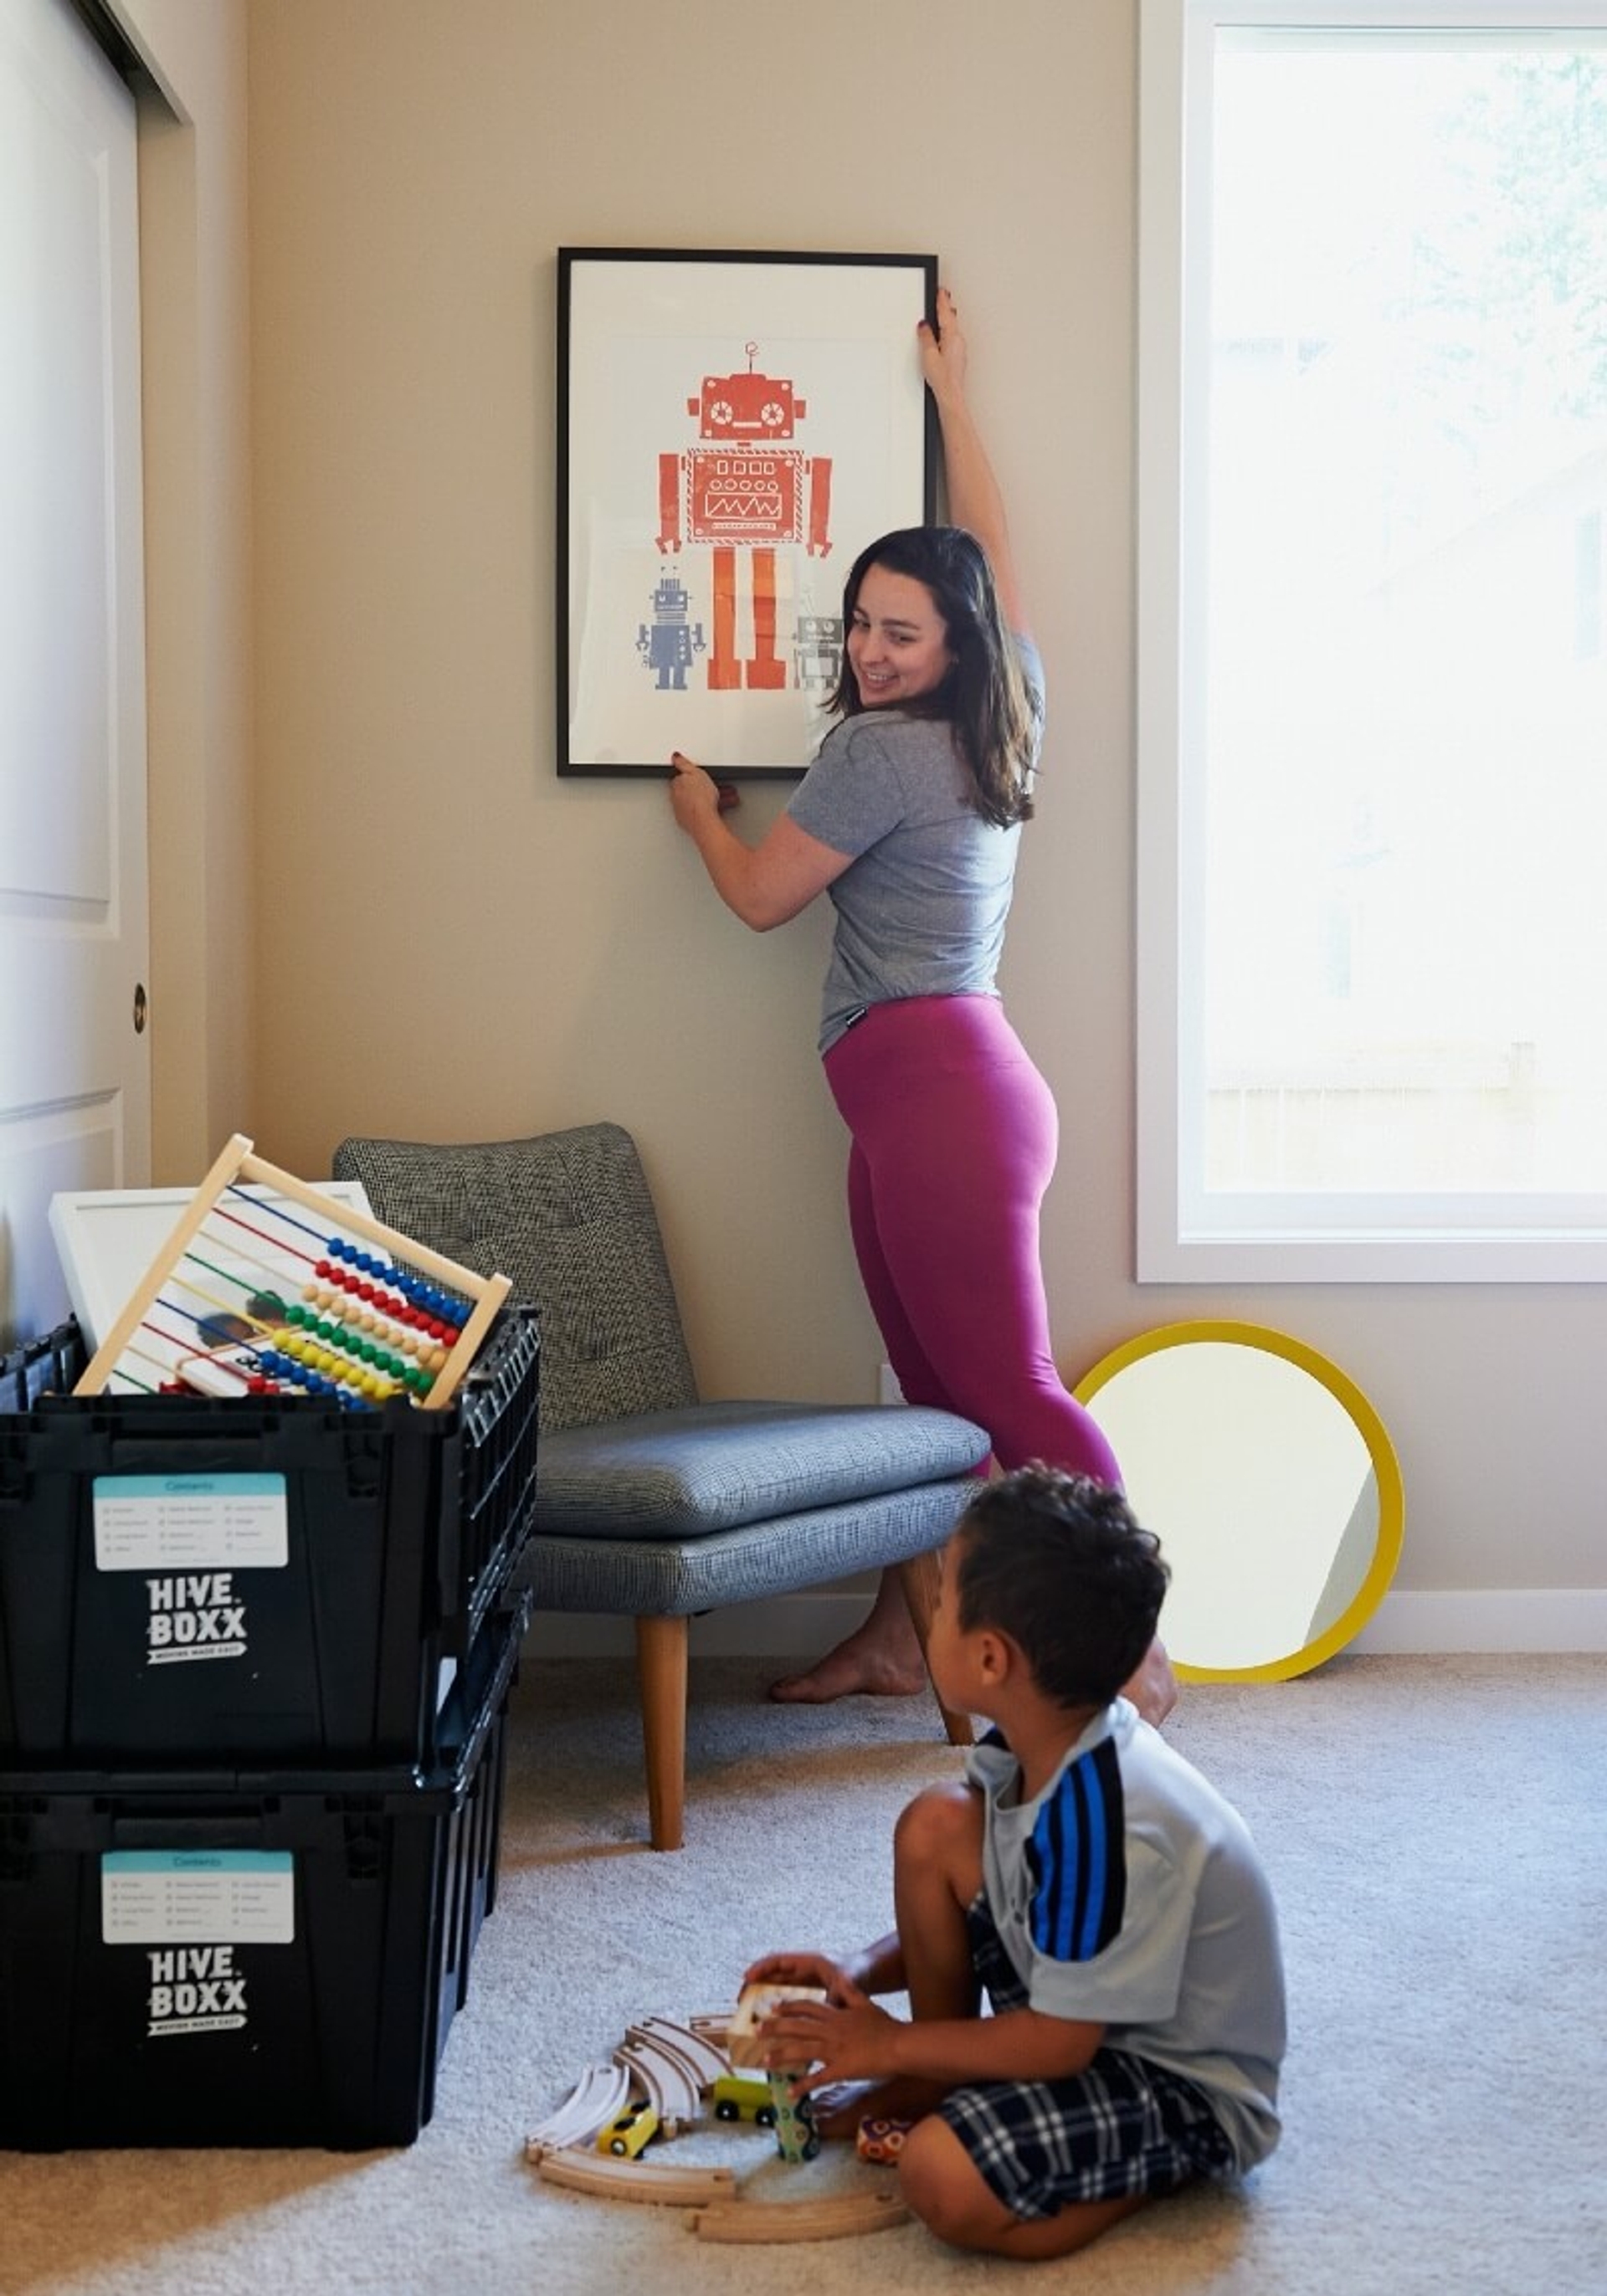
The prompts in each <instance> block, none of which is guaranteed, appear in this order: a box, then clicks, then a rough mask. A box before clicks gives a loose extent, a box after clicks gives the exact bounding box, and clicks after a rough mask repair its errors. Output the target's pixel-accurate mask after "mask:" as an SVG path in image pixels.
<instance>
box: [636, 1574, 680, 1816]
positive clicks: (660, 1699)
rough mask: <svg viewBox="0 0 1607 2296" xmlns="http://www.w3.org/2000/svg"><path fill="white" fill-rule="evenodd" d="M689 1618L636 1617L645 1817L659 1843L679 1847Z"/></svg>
mask: <svg viewBox="0 0 1607 2296" xmlns="http://www.w3.org/2000/svg"><path fill="white" fill-rule="evenodd" d="M690 1641H691V1626H690V1623H689V1621H688V1620H685V1619H638V1620H636V1675H637V1678H638V1680H639V1682H640V1684H641V1691H642V1749H643V1752H644V1755H645V1757H646V1762H647V1822H648V1829H649V1832H650V1833H651V1835H652V1846H653V1848H654V1849H679V1848H680V1846H681V1834H682V1825H683V1821H684V1818H685V1808H686V1653H687V1649H688V1645H689V1644H690Z"/></svg>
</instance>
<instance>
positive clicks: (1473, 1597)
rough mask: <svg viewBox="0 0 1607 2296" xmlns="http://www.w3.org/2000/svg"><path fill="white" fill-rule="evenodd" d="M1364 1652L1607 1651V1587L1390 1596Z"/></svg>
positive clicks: (1362, 1640)
mask: <svg viewBox="0 0 1607 2296" xmlns="http://www.w3.org/2000/svg"><path fill="white" fill-rule="evenodd" d="M1356 1648H1357V1650H1358V1651H1371V1652H1377V1653H1385V1652H1387V1653H1390V1655H1394V1656H1402V1655H1407V1654H1411V1655H1423V1656H1427V1655H1430V1654H1431V1653H1435V1652H1445V1653H1449V1652H1480V1651H1484V1652H1491V1653H1495V1652H1503V1651H1512V1652H1524V1651H1549V1652H1554V1653H1555V1654H1556V1655H1558V1656H1561V1655H1562V1653H1563V1652H1570V1651H1586V1652H1591V1651H1607V1589H1603V1588H1601V1587H1494V1588H1489V1589H1484V1590H1480V1591H1479V1592H1476V1593H1474V1592H1469V1593H1466V1594H1439V1595H1414V1594H1408V1593H1406V1592H1405V1591H1401V1592H1398V1593H1396V1594H1393V1595H1386V1596H1385V1597H1384V1600H1383V1603H1382V1606H1381V1608H1380V1610H1379V1611H1378V1614H1377V1616H1376V1617H1375V1618H1374V1619H1373V1620H1372V1621H1371V1622H1370V1623H1369V1624H1368V1625H1367V1626H1365V1627H1364V1628H1363V1629H1362V1631H1361V1633H1360V1634H1359V1635H1358V1636H1357V1638H1356Z"/></svg>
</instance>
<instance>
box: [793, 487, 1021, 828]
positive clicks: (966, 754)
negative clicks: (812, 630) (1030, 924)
mask: <svg viewBox="0 0 1607 2296" xmlns="http://www.w3.org/2000/svg"><path fill="white" fill-rule="evenodd" d="M873 566H882V567H885V568H886V569H887V571H888V572H889V573H890V574H907V575H910V576H912V577H913V578H914V580H915V581H917V582H921V583H923V584H924V585H925V586H926V588H927V589H928V590H930V591H931V600H932V604H933V605H934V606H935V607H936V609H937V611H938V613H939V616H940V617H941V619H942V622H943V627H944V629H945V632H946V633H947V640H948V650H949V652H950V654H951V655H952V656H953V663H952V666H951V668H949V670H948V673H947V676H945V677H944V679H943V682H942V684H941V685H939V686H937V687H936V688H935V689H934V691H933V692H932V693H930V694H926V695H924V696H922V699H921V700H920V701H916V702H914V703H913V704H900V707H907V708H908V709H910V712H911V714H912V715H914V716H918V717H943V718H947V720H948V722H949V724H950V725H952V726H953V727H954V730H955V740H956V741H957V742H958V743H959V745H960V751H961V754H962V756H963V758H964V759H965V762H966V764H967V766H969V767H970V768H971V776H972V781H973V782H974V783H975V784H976V806H977V811H978V812H979V813H980V815H981V816H982V818H983V819H984V820H985V821H990V822H992V823H993V824H995V826H996V827H997V828H1000V829H1008V828H1010V827H1011V826H1012V825H1013V824H1014V823H1016V822H1018V821H1029V820H1030V819H1031V817H1032V772H1033V762H1034V758H1035V757H1036V754H1037V737H1038V709H1037V698H1036V696H1035V695H1034V694H1033V693H1031V692H1030V690H1029V687H1028V685H1027V682H1026V680H1025V678H1024V677H1023V676H1021V657H1020V654H1019V653H1018V652H1017V650H1016V645H1015V641H1014V639H1013V637H1012V635H1011V634H1010V632H1009V631H1008V630H1007V629H1006V628H1005V627H1004V615H1003V613H1002V612H1001V611H1000V609H999V594H998V591H997V589H996V586H995V584H994V579H993V569H992V567H991V566H989V564H988V553H987V552H986V551H985V550H984V549H983V547H982V545H981V544H980V542H979V541H978V540H977V538H976V537H975V535H973V534H971V533H968V532H967V530H966V529H965V528H964V527H963V526H906V527H900V528H898V529H897V530H896V531H895V532H894V533H892V534H884V535H883V536H882V537H881V540H880V541H879V542H873V543H872V544H871V545H870V546H869V548H868V549H866V550H862V551H861V552H860V553H859V555H858V557H857V559H856V560H855V561H854V563H853V565H852V567H851V568H850V570H849V578H848V580H847V582H846V583H845V584H844V586H843V593H842V627H843V634H844V637H845V640H846V637H847V634H848V632H849V629H851V628H852V627H853V621H854V612H855V609H856V607H857V605H858V603H859V590H860V585H861V584H862V583H863V582H864V580H865V576H866V574H867V573H868V572H869V571H870V570H871V568H872V567H873ZM831 706H832V709H835V710H837V711H838V712H839V713H840V715H841V716H842V717H855V716H857V714H858V712H859V711H860V710H861V709H864V707H865V704H864V703H863V702H862V701H861V700H860V698H859V687H858V685H857V682H856V680H855V676H854V673H853V671H852V669H851V668H849V657H848V649H847V645H846V644H845V645H844V648H843V656H842V668H841V669H840V672H839V675H838V679H837V685H836V690H835V691H834V693H832V701H831Z"/></svg>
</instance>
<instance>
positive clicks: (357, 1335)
mask: <svg viewBox="0 0 1607 2296" xmlns="http://www.w3.org/2000/svg"><path fill="white" fill-rule="evenodd" d="M253 1186H255V1188H256V1189H257V1190H258V1193H250V1189H251V1188H252V1187H253ZM264 1190H266V1191H269V1192H271V1193H260V1192H261V1191H264ZM287 1205H293V1206H294V1207H295V1208H296V1209H295V1210H287V1209H286V1208H285V1207H286V1206H287ZM354 1239H355V1240H354ZM374 1245H377V1246H378V1247H379V1249H380V1251H381V1252H383V1253H385V1254H386V1255H387V1257H386V1258H385V1259H378V1258H376V1257H375V1254H374V1253H373V1251H370V1250H367V1249H365V1247H367V1246H374ZM510 1288H511V1287H510V1284H509V1281H508V1278H507V1277H506V1276H505V1275H476V1274H475V1273H474V1271H473V1270H472V1269H471V1268H468V1267H460V1266H459V1265H458V1263H457V1262H456V1261H455V1260H453V1259H447V1258H445V1257H444V1256H443V1255H442V1254H441V1253H440V1252H438V1251H430V1250H429V1249H428V1247H427V1246H425V1245H423V1244H421V1243H414V1242H412V1241H411V1240H410V1239H409V1238H408V1237H406V1236H405V1235H401V1234H398V1232H397V1231H396V1230H395V1229H394V1228H389V1227H386V1226H384V1224H383V1223H382V1222H381V1221H380V1220H376V1219H373V1218H370V1217H369V1216H368V1215H367V1214H366V1213H365V1212H361V1211H358V1210H357V1209H356V1208H355V1207H353V1206H350V1205H346V1204H337V1203H335V1202H333V1201H332V1199H331V1198H330V1197H328V1196H325V1195H322V1194H320V1193H319V1192H318V1190H317V1189H316V1188H313V1187H309V1186H308V1185H307V1183H306V1182H305V1181H303V1180H298V1179H297V1178H296V1177H294V1176H293V1175H292V1174H291V1173H289V1172H284V1171H281V1170H280V1169H279V1167H278V1166H277V1165H275V1164H269V1163H266V1162H265V1161H264V1160H263V1159H262V1158H261V1157H259V1156H257V1155H254V1154H253V1153H252V1148H251V1143H250V1141H249V1140H248V1139H246V1138H245V1137H244V1136H243V1135H242V1134H240V1133H236V1134H235V1135H234V1137H233V1138H232V1139H231V1140H230V1141H229V1143H228V1145H227V1146H226V1147H225V1149H224V1151H223V1153H222V1154H221V1155H220V1156H219V1157H218V1159H217V1162H216V1163H215V1164H214V1165H213V1167H212V1169H211V1170H210V1171H209V1173H208V1175H207V1177H206V1178H205V1179H204V1180H203V1181H202V1182H201V1185H200V1187H199V1188H197V1190H196V1191H195V1193H194V1195H193V1197H192V1198H191V1200H190V1201H189V1203H188V1205H187V1206H186V1207H185V1209H184V1212H183V1213H182V1214H181V1216H180V1218H179V1219H178V1222H177V1224H176V1226H175V1228H174V1230H173V1233H172V1234H171V1235H170V1236H169V1237H168V1241H167V1242H166V1243H165V1244H164V1245H163V1247H162V1249H161V1251H160V1252H159V1253H158V1254H157V1256H156V1258H155V1259H153V1260H152V1264H151V1267H150V1268H149V1270H148V1271H147V1273H146V1275H145V1277H144V1280H143V1282H142V1283H140V1284H139V1285H138V1287H137V1288H136V1290H135V1292H134V1295H133V1297H132V1298H131V1299H130V1300H129V1301H128V1303H127V1307H126V1308H124V1309H123V1312H122V1313H121V1315H120V1316H119V1317H118V1319H117V1321H116V1322H115V1323H114V1324H112V1326H111V1330H110V1331H109V1332H108V1333H107V1334H106V1336H105V1338H104V1340H102V1342H101V1344H100V1346H99V1347H98V1348H97V1349H96V1350H95V1352H94V1356H93V1357H91V1359H90V1363H89V1366H88V1368H87V1370H86V1372H85V1373H84V1375H83V1377H82V1378H81V1379H80V1380H79V1381H78V1385H77V1386H76V1387H75V1388H74V1390H73V1393H74V1394H75V1395H101V1394H103V1393H105V1392H107V1391H108V1390H111V1389H112V1387H113V1382H116V1388H117V1390H118V1391H123V1392H127V1391H132V1392H134V1393H137V1394H150V1393H162V1392H167V1391H168V1390H172V1389H175V1388H188V1389H191V1390H200V1391H201V1392H202V1393H205V1394H209V1395H253V1394H263V1393H281V1392H285V1391H291V1390H299V1391H303V1392H309V1393H312V1394H315V1395H321V1396H324V1397H327V1398H334V1399H337V1400H339V1401H340V1402H342V1403H348V1404H352V1405H359V1406H361V1405H370V1406H372V1405H377V1404H381V1403H383V1402H386V1401H388V1400H389V1399H390V1398H392V1397H395V1396H401V1397H405V1398H408V1399H410V1400H411V1401H413V1402H414V1403H416V1404H418V1405H420V1406H422V1408H423V1409H425V1410H430V1411H439V1409H440V1408H441V1406H443V1405H444V1404H446V1403H448V1402H450V1400H451V1398H452V1397H453V1395H454V1394H455V1392H456V1390H457V1388H458V1386H459V1384H460V1382H462V1380H463V1375H464V1374H465V1373H466V1372H467V1371H468V1369H469V1366H470V1365H471V1363H472V1362H473V1361H474V1358H475V1356H476V1355H477V1354H478V1353H479V1351H480V1346H481V1343H482V1342H483V1341H484V1339H485V1337H486V1334H487V1333H488V1331H489V1329H490V1327H491V1324H492V1322H493V1320H494V1318H495V1317H496V1312H497V1310H498V1308H501V1306H502V1304H503V1302H504V1300H505V1299H506V1298H507V1296H508V1292H509V1290H510Z"/></svg>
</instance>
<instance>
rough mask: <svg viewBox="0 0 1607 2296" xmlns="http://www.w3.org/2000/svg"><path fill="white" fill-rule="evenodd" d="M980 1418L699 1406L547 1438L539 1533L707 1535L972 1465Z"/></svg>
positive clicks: (883, 1408)
mask: <svg viewBox="0 0 1607 2296" xmlns="http://www.w3.org/2000/svg"><path fill="white" fill-rule="evenodd" d="M987 1456H988V1438H987V1436H986V1435H985V1434H984V1433H983V1431H982V1430H981V1429H980V1427H976V1426H973V1425H972V1422H971V1421H970V1420H969V1419H959V1418H956V1417H955V1415H953V1414H952V1413H950V1412H947V1411H931V1410H927V1409H924V1408H920V1407H914V1406H906V1405H903V1404H875V1403H870V1404H840V1405H832V1404H816V1403H747V1402H734V1403H697V1404H691V1405H688V1406H685V1408H684V1409H682V1410H678V1411H650V1412H644V1413H642V1414H639V1415H636V1416H635V1417H633V1418H626V1419H615V1420H611V1421H610V1422H609V1423H607V1424H606V1425H603V1426H598V1427H570V1428H564V1429H562V1430H560V1431H557V1432H555V1433H552V1434H548V1435H545V1436H544V1437H543V1439H542V1445H541V1451H540V1456H539V1458H538V1460H537V1469H536V1514H535V1523H534V1528H535V1530H536V1533H537V1536H538V1537H539V1536H541V1535H542V1534H544V1533H551V1534H559V1535H567V1536H573V1537H580V1538H588V1539H676V1538H701V1537H703V1536H705V1535H707V1534H708V1533H709V1532H711V1531H722V1530H733V1529H740V1528H741V1527H742V1525H743V1524H745V1523H761V1522H764V1521H767V1519H768V1518H770V1517H771V1516H775V1515H787V1514H793V1513H798V1512H799V1511H800V1510H802V1511H805V1512H808V1511H811V1510H817V1509H821V1508H826V1507H832V1506H840V1505H852V1503H853V1502H854V1501H856V1500H860V1499H865V1498H871V1497H877V1496H879V1495H881V1494H882V1493H884V1492H891V1491H899V1490H905V1489H907V1488H911V1487H912V1486H917V1485H920V1484H923V1483H933V1482H940V1481H944V1480H948V1479H951V1478H953V1477H955V1476H960V1475H967V1474H970V1473H972V1472H974V1471H975V1470H976V1469H977V1468H978V1467H979V1466H980V1464H981V1463H982V1462H983V1461H984V1460H985V1459H986V1458H987Z"/></svg>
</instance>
